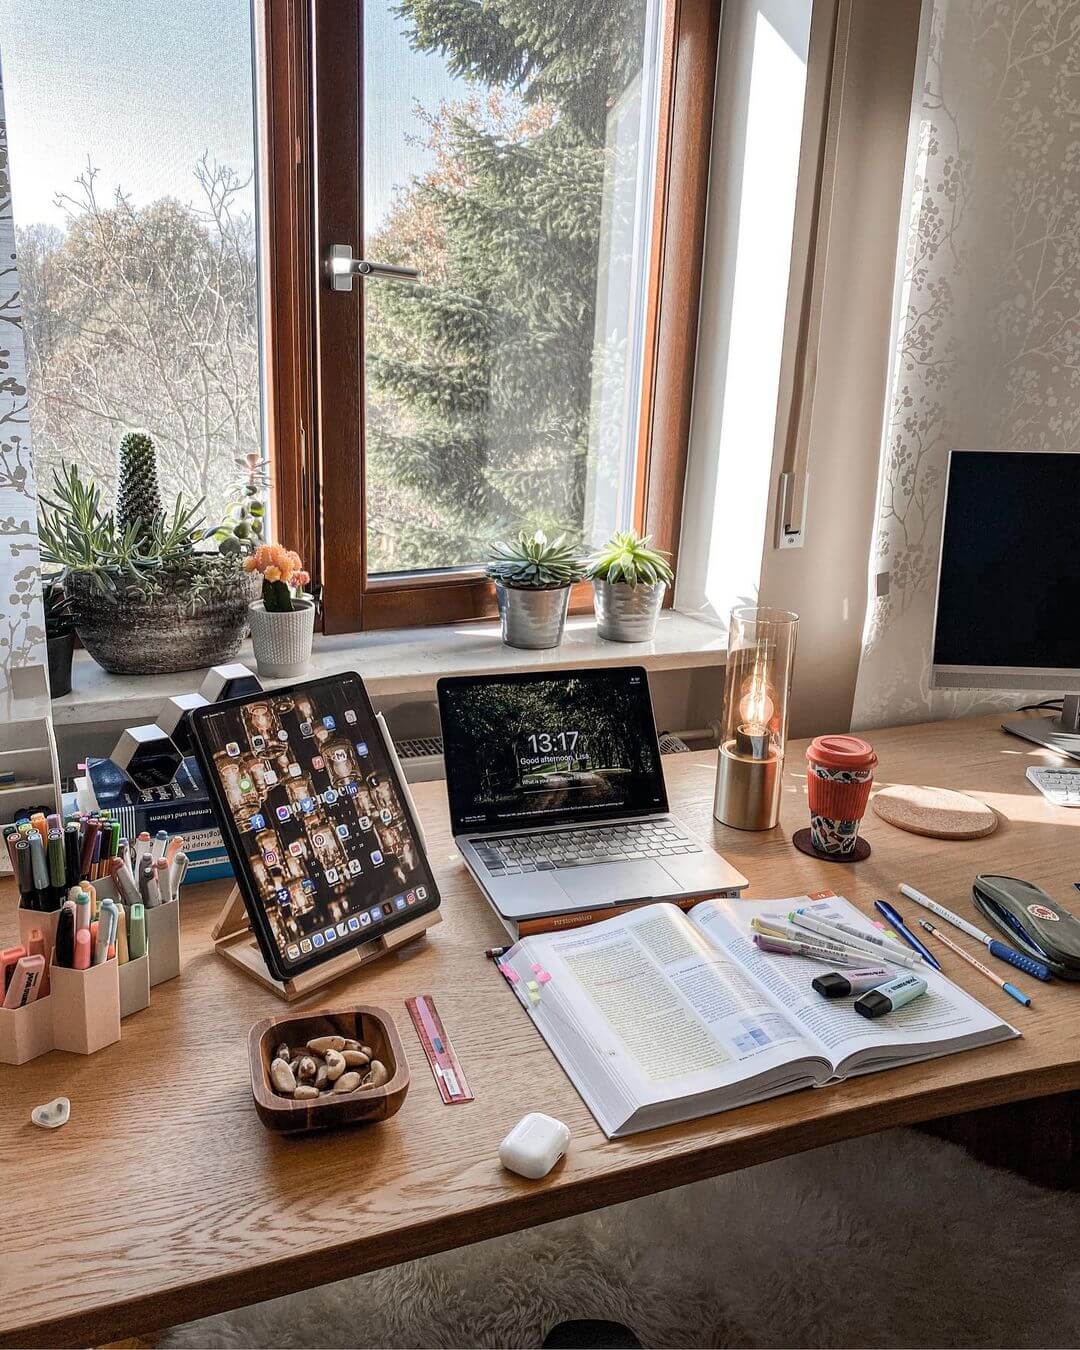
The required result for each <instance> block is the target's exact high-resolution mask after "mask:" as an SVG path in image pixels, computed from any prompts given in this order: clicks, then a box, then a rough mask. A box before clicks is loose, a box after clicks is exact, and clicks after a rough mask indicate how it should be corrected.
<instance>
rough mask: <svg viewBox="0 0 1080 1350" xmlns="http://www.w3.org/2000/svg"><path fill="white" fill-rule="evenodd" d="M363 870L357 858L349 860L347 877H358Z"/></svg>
mask: <svg viewBox="0 0 1080 1350" xmlns="http://www.w3.org/2000/svg"><path fill="white" fill-rule="evenodd" d="M363 870H364V869H363V868H362V867H361V866H360V859H359V858H350V859H349V875H350V876H351V877H358V876H359V875H360V873H361V872H362V871H363Z"/></svg>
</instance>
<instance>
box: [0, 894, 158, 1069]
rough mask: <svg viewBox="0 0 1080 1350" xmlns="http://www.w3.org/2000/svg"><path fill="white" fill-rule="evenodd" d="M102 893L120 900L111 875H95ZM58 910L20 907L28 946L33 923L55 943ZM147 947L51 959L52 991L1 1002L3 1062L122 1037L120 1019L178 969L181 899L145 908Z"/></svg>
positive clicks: (82, 1050)
mask: <svg viewBox="0 0 1080 1350" xmlns="http://www.w3.org/2000/svg"><path fill="white" fill-rule="evenodd" d="M94 889H95V890H96V891H97V895H98V899H99V900H118V899H119V896H118V895H117V893H116V890H115V888H114V886H113V884H112V882H111V881H106V880H101V881H95V882H94ZM58 915H59V910H54V911H53V912H52V913H49V914H44V913H42V912H41V911H40V910H36V909H22V908H20V909H19V938H20V941H21V942H22V944H23V946H26V945H27V944H28V943H29V940H30V934H31V932H32V931H33V930H34V929H35V928H39V929H41V931H42V933H43V934H44V936H45V943H46V946H47V947H48V948H49V950H50V951H51V950H52V947H53V944H54V942H55V940H56V921H57V917H58ZM146 946H147V954H146V955H145V956H141V957H139V959H138V960H136V961H128V962H126V963H125V964H124V965H120V964H119V963H118V962H117V960H116V958H115V957H113V959H112V960H111V961H105V962H103V963H102V964H101V965H100V966H91V967H90V968H89V969H88V970H69V969H67V968H66V967H64V966H56V965H50V967H49V992H48V993H47V994H45V995H44V996H43V997H39V998H36V999H35V1000H34V1001H33V1003H28V1004H27V1005H26V1007H24V1008H0V1064H25V1063H26V1061H27V1060H28V1059H35V1058H36V1057H37V1056H38V1055H43V1054H45V1053H46V1052H47V1051H49V1050H67V1051H69V1052H71V1053H72V1054H76V1055H92V1054H93V1053H94V1052H95V1051H96V1050H102V1049H104V1047H105V1046H106V1045H112V1044H113V1042H114V1041H118V1040H119V1039H120V1022H121V1019H122V1018H124V1017H128V1016H130V1015H131V1014H132V1013H136V1012H141V1011H142V1009H143V1008H146V1007H149V1004H150V988H151V986H152V985H155V984H161V983H162V982H163V981H164V980H171V979H173V978H174V976H176V975H179V974H180V900H179V897H177V898H176V899H175V900H172V901H170V902H169V904H167V905H155V906H154V908H153V909H148V910H146Z"/></svg>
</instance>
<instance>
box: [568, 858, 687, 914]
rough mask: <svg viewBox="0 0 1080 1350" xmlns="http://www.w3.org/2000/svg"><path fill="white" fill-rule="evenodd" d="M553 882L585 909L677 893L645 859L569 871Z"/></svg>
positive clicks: (667, 875)
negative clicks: (588, 906)
mask: <svg viewBox="0 0 1080 1350" xmlns="http://www.w3.org/2000/svg"><path fill="white" fill-rule="evenodd" d="M549 875H550V873H549ZM555 878H556V880H557V881H558V883H559V885H560V886H561V887H562V888H563V890H564V891H565V892H566V893H567V895H568V896H569V897H570V898H571V900H575V901H577V902H578V903H579V904H587V905H603V904H613V903H614V902H616V901H619V900H651V899H652V897H653V896H655V895H674V894H675V893H676V892H677V891H678V889H679V886H678V883H677V882H676V881H675V880H674V879H673V878H672V876H671V873H670V872H666V871H665V870H664V868H662V867H661V866H660V864H659V863H658V862H651V861H649V860H648V859H640V860H636V861H629V860H628V861H627V862H618V863H595V864H594V865H593V866H592V867H568V868H565V869H560V870H559V871H558V872H556V873H555Z"/></svg>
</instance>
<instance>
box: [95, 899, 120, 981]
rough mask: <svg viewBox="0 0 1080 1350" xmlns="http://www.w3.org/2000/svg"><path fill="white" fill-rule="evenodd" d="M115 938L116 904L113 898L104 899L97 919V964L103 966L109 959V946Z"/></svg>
mask: <svg viewBox="0 0 1080 1350" xmlns="http://www.w3.org/2000/svg"><path fill="white" fill-rule="evenodd" d="M115 938H116V905H115V903H114V902H113V901H112V900H102V902H101V910H100V911H99V913H98V921H97V941H96V942H95V944H94V965H95V966H103V965H104V964H105V962H106V961H107V960H108V959H109V948H110V947H111V946H112V945H113V942H114V940H115Z"/></svg>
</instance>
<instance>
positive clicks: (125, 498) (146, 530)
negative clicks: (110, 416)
mask: <svg viewBox="0 0 1080 1350" xmlns="http://www.w3.org/2000/svg"><path fill="white" fill-rule="evenodd" d="M161 513H162V512H161V489H160V487H159V486H158V470H157V448H156V447H155V445H154V442H153V441H152V440H151V439H150V437H149V436H148V435H147V434H146V432H145V431H129V432H128V434H127V435H126V436H125V437H124V439H123V440H122V441H121V442H120V474H119V478H118V480H117V484H116V523H117V525H118V526H119V527H120V530H121V532H122V533H123V532H125V531H127V530H129V529H130V530H134V531H135V534H136V536H137V538H138V539H139V540H140V542H141V541H143V540H146V539H149V538H150V536H151V535H152V533H153V529H154V522H155V521H156V520H157V518H158V516H160V515H161Z"/></svg>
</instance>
